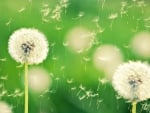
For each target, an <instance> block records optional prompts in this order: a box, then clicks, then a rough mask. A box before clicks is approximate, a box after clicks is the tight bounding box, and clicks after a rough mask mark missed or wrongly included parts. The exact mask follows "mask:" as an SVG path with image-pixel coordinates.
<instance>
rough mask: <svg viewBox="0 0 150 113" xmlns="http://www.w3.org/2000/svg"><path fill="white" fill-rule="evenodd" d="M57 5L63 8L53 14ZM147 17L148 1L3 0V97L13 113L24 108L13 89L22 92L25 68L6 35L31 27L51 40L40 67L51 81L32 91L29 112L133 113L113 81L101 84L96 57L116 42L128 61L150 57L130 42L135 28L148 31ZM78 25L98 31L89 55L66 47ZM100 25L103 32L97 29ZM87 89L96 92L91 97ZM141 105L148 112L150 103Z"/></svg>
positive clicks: (0, 52)
mask: <svg viewBox="0 0 150 113" xmlns="http://www.w3.org/2000/svg"><path fill="white" fill-rule="evenodd" d="M63 1H64V2H63ZM123 3H127V5H126V6H125V7H124V6H123ZM56 6H58V7H59V8H60V9H59V8H58V9H57V11H56V12H55V11H54V10H55V9H56ZM55 14H56V15H57V16H56V18H52V17H54V16H55ZM114 15H116V16H115V17H111V16H114ZM147 18H150V1H149V0H68V1H67V0H66V2H65V0H0V84H1V87H0V100H1V101H5V102H7V103H8V104H10V105H11V106H12V108H13V113H23V112H24V97H23V95H22V96H14V95H15V90H17V89H19V91H20V92H23V91H24V88H23V84H22V78H23V77H22V76H23V74H22V73H23V67H22V66H20V64H19V63H16V62H15V61H14V60H13V59H12V58H11V57H10V55H9V54H8V39H9V36H10V35H11V34H12V33H13V32H14V31H15V30H16V29H19V28H22V27H27V28H36V29H39V30H40V31H41V32H43V33H44V34H45V35H46V37H47V38H48V41H49V45H50V51H49V54H48V58H47V59H46V60H45V61H44V62H43V63H42V64H40V65H39V66H41V67H44V68H45V69H46V70H47V71H48V72H49V73H50V75H51V79H52V81H53V82H52V85H51V87H50V88H49V91H48V92H45V93H43V94H41V95H38V94H36V93H33V92H30V93H29V113H129V112H130V108H131V105H130V103H127V101H126V100H124V99H122V98H120V99H118V98H119V97H118V96H117V93H116V92H115V91H114V89H113V87H112V86H111V82H108V83H105V84H102V83H100V81H99V79H103V78H104V77H105V74H104V72H103V71H100V70H97V69H96V68H95V66H94V65H93V60H92V57H93V53H94V51H95V49H96V48H97V47H99V46H100V45H101V44H113V45H115V46H117V47H119V49H120V50H121V52H122V53H123V56H124V61H128V60H142V61H150V60H149V59H144V58H142V57H140V56H138V55H135V54H134V53H133V52H132V50H131V48H130V46H129V43H130V41H131V38H132V37H133V36H134V35H135V34H136V33H137V32H140V31H150V27H149V26H150V21H145V19H147ZM95 19H97V20H98V21H94V20H95ZM76 26H84V27H86V28H88V29H90V30H91V31H93V32H94V33H95V40H96V42H97V43H95V44H93V46H92V47H91V48H90V49H89V50H88V51H87V52H85V53H81V54H80V53H74V52H71V51H70V50H69V49H68V48H67V47H66V46H64V41H65V36H66V34H67V32H68V31H69V30H70V29H72V28H74V27H76ZM100 28H102V29H103V30H104V31H102V32H99V30H100ZM84 58H88V59H90V60H89V61H85V60H84ZM30 67H32V66H30ZM85 68H86V70H85ZM41 82H42V81H41ZM83 87H85V90H84V91H83V90H82V88H83ZM5 91H7V92H5ZM88 92H91V93H92V94H93V95H94V94H95V96H90V97H88V96H87V95H88ZM84 96H85V98H83V99H82V97H84ZM147 103H148V102H147ZM143 104H144V102H142V103H139V104H138V113H140V112H141V113H144V112H147V113H148V112H149V110H150V107H149V108H148V107H147V109H146V110H144V109H143V108H142V105H143ZM147 105H148V104H147Z"/></svg>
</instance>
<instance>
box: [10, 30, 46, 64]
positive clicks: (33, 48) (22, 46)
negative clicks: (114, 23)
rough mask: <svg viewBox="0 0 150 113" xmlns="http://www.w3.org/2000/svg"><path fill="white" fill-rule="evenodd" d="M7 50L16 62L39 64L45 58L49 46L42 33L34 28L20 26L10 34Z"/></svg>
mask: <svg viewBox="0 0 150 113" xmlns="http://www.w3.org/2000/svg"><path fill="white" fill-rule="evenodd" d="M8 50H9V53H10V55H11V56H12V58H13V59H15V60H16V61H17V62H20V63H22V64H23V63H25V62H27V63H28V64H39V63H41V62H43V60H45V59H46V57H47V54H48V50H49V48H48V42H47V39H46V37H45V35H44V34H43V33H41V32H39V31H38V30H36V29H31V28H21V29H19V30H16V31H15V32H14V33H13V34H12V35H11V36H10V39H9V43H8Z"/></svg>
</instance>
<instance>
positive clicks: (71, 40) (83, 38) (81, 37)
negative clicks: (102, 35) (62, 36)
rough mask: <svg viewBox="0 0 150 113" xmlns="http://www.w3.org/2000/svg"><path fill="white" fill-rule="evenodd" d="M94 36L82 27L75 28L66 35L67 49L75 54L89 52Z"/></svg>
mask: <svg viewBox="0 0 150 113" xmlns="http://www.w3.org/2000/svg"><path fill="white" fill-rule="evenodd" d="M93 40H94V34H93V33H92V32H91V31H90V30H88V29H87V28H84V27H75V28H73V29H71V30H70V31H69V32H68V33H67V35H66V43H67V45H68V48H69V49H70V50H71V51H73V52H76V53H82V52H85V51H87V50H89V49H90V48H91V46H92V44H93Z"/></svg>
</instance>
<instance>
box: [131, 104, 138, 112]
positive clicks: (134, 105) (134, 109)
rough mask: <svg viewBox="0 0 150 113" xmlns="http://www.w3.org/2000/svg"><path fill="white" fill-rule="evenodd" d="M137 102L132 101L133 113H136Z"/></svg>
mask: <svg viewBox="0 0 150 113" xmlns="http://www.w3.org/2000/svg"><path fill="white" fill-rule="evenodd" d="M136 104H137V102H135V101H133V102H132V113H136Z"/></svg>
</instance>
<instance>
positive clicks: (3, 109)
mask: <svg viewBox="0 0 150 113" xmlns="http://www.w3.org/2000/svg"><path fill="white" fill-rule="evenodd" d="M0 113H12V110H11V107H10V106H9V105H8V104H7V103H5V102H2V101H1V102H0Z"/></svg>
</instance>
